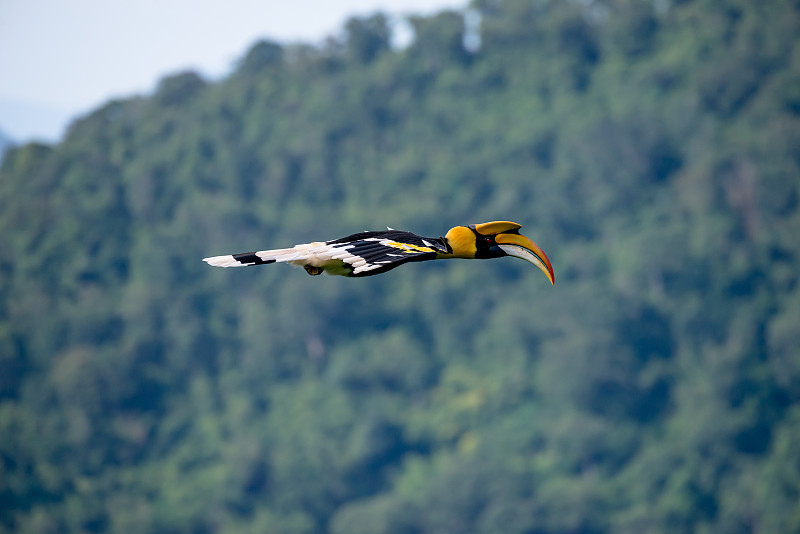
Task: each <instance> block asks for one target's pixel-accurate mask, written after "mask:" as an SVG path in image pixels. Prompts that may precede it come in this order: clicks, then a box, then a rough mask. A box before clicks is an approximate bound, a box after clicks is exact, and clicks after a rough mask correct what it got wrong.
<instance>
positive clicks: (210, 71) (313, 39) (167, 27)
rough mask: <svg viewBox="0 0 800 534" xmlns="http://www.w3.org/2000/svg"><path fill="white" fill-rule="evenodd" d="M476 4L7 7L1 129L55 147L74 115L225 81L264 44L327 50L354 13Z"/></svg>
mask: <svg viewBox="0 0 800 534" xmlns="http://www.w3.org/2000/svg"><path fill="white" fill-rule="evenodd" d="M466 4H467V0H295V1H294V2H287V1H285V0H284V1H277V0H261V1H258V0H228V1H226V2H221V1H219V0H213V1H212V0H191V1H190V0H136V1H129V2H111V1H108V0H71V1H68V0H0V131H2V132H5V134H6V135H9V136H11V137H12V138H13V139H15V140H17V141H25V140H29V139H41V140H46V141H54V140H56V139H58V137H59V136H60V135H61V133H62V131H63V129H64V127H65V125H66V124H67V123H68V121H69V120H70V119H71V118H73V117H74V116H75V115H80V114H82V113H85V112H87V111H90V110H92V109H94V108H95V107H97V106H99V105H100V104H102V103H103V102H105V101H107V100H108V99H110V98H112V97H122V96H130V95H133V94H140V93H146V92H149V91H151V90H152V89H153V88H154V87H155V84H156V82H157V81H158V80H159V79H160V78H161V77H163V76H164V75H165V74H169V73H172V72H176V71H179V70H184V69H187V68H192V69H196V70H198V71H199V72H201V73H203V74H205V75H206V76H209V77H215V76H220V75H223V74H225V73H226V72H227V71H228V69H229V68H230V66H231V64H232V63H233V62H235V61H236V60H237V59H239V58H240V57H241V56H242V54H244V53H245V52H246V50H247V49H248V47H249V45H250V44H252V43H253V42H254V41H255V40H256V39H258V38H261V37H268V38H272V39H275V40H278V41H282V42H289V41H303V42H309V43H318V42H320V41H322V40H323V39H324V38H325V37H326V36H329V35H333V34H335V33H337V32H339V31H340V30H341V28H342V25H343V23H344V21H345V20H346V19H347V17H348V16H350V15H353V14H358V15H366V14H370V13H373V12H375V11H377V10H382V11H385V12H389V13H392V14H407V13H432V12H435V11H439V10H441V9H445V8H461V7H463V6H465V5H466Z"/></svg>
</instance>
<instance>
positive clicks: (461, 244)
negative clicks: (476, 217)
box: [444, 226, 478, 259]
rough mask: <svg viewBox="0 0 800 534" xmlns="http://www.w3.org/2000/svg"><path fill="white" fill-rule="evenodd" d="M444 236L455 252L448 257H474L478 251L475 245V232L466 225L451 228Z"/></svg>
mask: <svg viewBox="0 0 800 534" xmlns="http://www.w3.org/2000/svg"><path fill="white" fill-rule="evenodd" d="M444 238H445V239H447V243H448V244H449V245H450V247H451V248H452V249H453V254H448V255H447V256H446V257H450V258H467V259H472V258H474V257H475V253H476V252H477V251H478V249H477V247H476V246H475V233H474V232H473V231H472V230H470V229H469V228H467V227H466V226H456V227H455V228H451V229H450V231H448V232H447V234H445V236H444Z"/></svg>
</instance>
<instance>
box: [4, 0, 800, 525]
mask: <svg viewBox="0 0 800 534" xmlns="http://www.w3.org/2000/svg"><path fill="white" fill-rule="evenodd" d="M467 13H468V16H466V19H467V22H468V24H466V25H465V15H464V13H459V12H442V13H439V14H438V15H435V16H429V17H415V18H412V19H411V21H410V22H411V24H412V26H413V29H414V39H413V41H412V42H411V44H410V45H409V46H408V47H407V48H403V49H395V48H392V47H391V46H390V42H391V38H392V34H391V25H390V24H389V23H388V21H387V18H386V17H384V16H383V15H380V14H377V15H375V16H371V17H366V18H354V19H351V20H350V21H349V22H348V23H347V24H346V26H345V27H344V28H343V29H342V34H341V37H337V38H332V39H330V40H329V41H328V42H326V43H325V44H324V45H315V46H312V45H282V44H278V43H273V42H267V41H265V42H260V43H257V44H255V45H254V46H252V48H251V49H250V50H249V51H243V54H242V58H241V60H240V61H239V62H238V64H237V65H236V67H235V69H234V70H233V71H232V72H231V74H230V75H229V76H228V77H227V78H226V79H224V80H222V81H219V82H209V81H207V80H204V79H203V78H202V77H200V76H199V75H197V74H195V73H192V72H187V73H182V74H177V75H175V76H171V77H168V78H165V79H164V80H163V81H162V82H161V83H160V85H159V86H158V88H157V90H156V91H155V92H154V94H152V95H148V96H144V97H140V98H134V99H129V100H122V101H114V102H109V103H107V104H106V105H104V106H103V107H101V108H100V109H97V110H96V111H95V112H93V113H92V114H90V115H88V116H86V117H84V118H82V119H81V120H78V121H77V122H75V123H74V124H73V125H72V126H71V128H70V130H69V132H68V134H67V136H66V138H65V139H64V140H63V142H61V143H59V144H58V145H56V146H44V145H27V146H23V147H19V148H15V149H13V150H11V151H10V152H9V153H8V154H7V155H6V157H5V158H4V160H3V162H2V168H1V170H0V532H2V533H11V532H14V533H19V534H27V533H35V534H48V533H62V532H63V533H66V532H69V533H88V532H110V533H132V532H136V533H145V534H147V533H150V534H172V533H179V532H180V533H185V532H190V533H195V534H210V533H218V532H219V533H223V532H224V533H253V534H255V533H265V532H268V533H287V534H301V533H304V534H305V533H307V534H427V533H431V534H459V533H464V534H466V533H470V534H490V533H491V534H494V533H498V534H555V533H579V532H580V533H611V532H614V533H642V532H652V533H659V532H663V533H674V532H687V533H688V532H693V533H694V532H700V533H702V532H726V533H747V532H756V533H765V534H766V533H777V532H800V462H799V461H798V458H799V456H798V450H799V449H798V443H800V284H798V273H800V237H799V236H800V4H799V3H798V2H797V1H794V0H771V1H767V2H753V1H750V0H668V1H645V0H594V1H570V0H560V1H556V0H551V1H548V0H475V1H474V2H473V4H471V6H470V10H469V11H468V12H467ZM465 28H467V29H466V30H465ZM490 220H512V221H517V222H519V223H521V224H523V225H524V228H523V230H522V231H523V233H525V234H526V235H528V236H530V237H531V238H532V239H533V240H534V241H536V242H537V243H538V244H539V245H541V246H542V248H543V249H544V250H545V251H546V252H547V253H548V255H549V256H550V258H551V260H552V261H553V265H554V267H555V271H556V284H555V286H554V287H551V286H550V284H549V283H548V282H547V280H546V278H545V277H544V276H542V274H541V272H539V271H538V270H537V269H535V268H533V267H532V266H531V265H529V264H526V263H523V262H520V261H518V260H514V259H498V260H491V261H463V260H459V261H447V262H445V261H440V262H426V263H419V264H409V265H406V266H403V267H401V268H399V269H397V270H394V271H392V272H390V273H387V274H383V275H380V276H375V277H370V278H364V279H347V278H341V277H327V276H325V277H310V276H307V275H306V273H305V272H304V271H303V270H302V269H296V268H291V267H288V266H285V265H270V266H265V267H257V268H256V267H251V268H247V269H235V270H230V269H228V270H225V269H213V268H211V267H208V266H206V265H205V264H204V263H203V262H202V261H200V260H201V258H203V257H205V256H211V255H216V254H224V253H232V252H244V251H249V250H259V249H265V248H277V247H284V246H291V245H293V244H295V243H302V242H308V241H313V240H325V239H333V238H336V237H341V236H344V235H347V234H350V233H353V232H358V231H362V230H365V229H373V230H379V229H382V228H384V227H386V226H391V227H393V228H398V229H406V230H411V231H414V232H415V233H418V234H421V235H429V236H439V235H443V234H444V232H446V231H447V230H448V229H449V228H450V227H451V226H455V225H458V224H469V223H479V222H486V221H490Z"/></svg>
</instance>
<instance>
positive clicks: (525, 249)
mask: <svg viewBox="0 0 800 534" xmlns="http://www.w3.org/2000/svg"><path fill="white" fill-rule="evenodd" d="M520 227H521V225H519V224H517V223H512V222H507V221H496V222H490V223H483V224H473V225H470V226H456V227H455V228H452V229H450V231H449V232H447V234H446V235H445V236H444V237H436V238H429V237H420V236H418V235H416V234H413V233H411V232H403V231H400V230H393V229H391V228H387V229H386V230H383V231H374V232H360V233H357V234H352V235H349V236H347V237H342V238H340V239H334V240H332V241H318V242H313V243H305V244H301V245H295V246H294V247H291V248H284V249H275V250H262V251H258V252H246V253H242V254H230V255H224V256H215V257H211V258H205V259H204V260H203V261H205V262H206V263H208V264H209V265H213V266H217V267H243V266H249V265H266V264H270V263H289V264H293V265H300V266H302V267H304V268H305V270H306V272H308V273H309V274H312V275H317V274H322V273H323V272H324V273H327V274H334V275H341V276H350V277H362V276H371V275H374V274H380V273H384V272H386V271H389V270H391V269H394V268H395V267H398V266H400V265H402V264H404V263H408V262H412V261H426V260H435V259H445V258H468V259H485V258H496V257H501V256H515V257H519V258H522V259H524V260H526V261H529V262H531V263H533V264H535V265H536V266H537V267H539V268H540V269H541V270H542V271H544V273H545V274H546V275H547V277H548V279H549V280H550V281H551V283H553V282H554V275H553V268H552V266H551V265H550V260H549V259H548V258H547V256H546V255H545V254H544V252H543V251H542V250H541V249H540V248H539V247H538V246H537V245H536V244H535V243H533V241H531V240H530V239H528V238H527V237H525V236H522V235H520V234H519V232H518V230H519V228H520Z"/></svg>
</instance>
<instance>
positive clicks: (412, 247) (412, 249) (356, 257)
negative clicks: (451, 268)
mask: <svg viewBox="0 0 800 534" xmlns="http://www.w3.org/2000/svg"><path fill="white" fill-rule="evenodd" d="M327 245H328V246H329V247H331V248H333V249H334V250H341V251H344V252H345V253H346V254H347V256H346V257H344V258H343V261H344V262H345V263H347V264H349V265H350V266H351V267H352V273H350V276H370V275H373V274H380V273H384V272H386V271H388V270H390V269H394V268H395V267H398V266H400V265H402V264H404V263H407V262H410V261H425V260H433V259H436V256H437V255H438V254H443V253H446V252H447V247H446V246H445V245H444V244H443V243H442V242H440V240H439V239H425V238H422V237H420V236H418V235H415V234H412V233H410V232H401V231H398V230H388V231H385V232H362V233H360V234H353V235H350V236H347V237H343V238H341V239H336V240H335V241H328V242H327ZM340 254H341V253H340Z"/></svg>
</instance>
